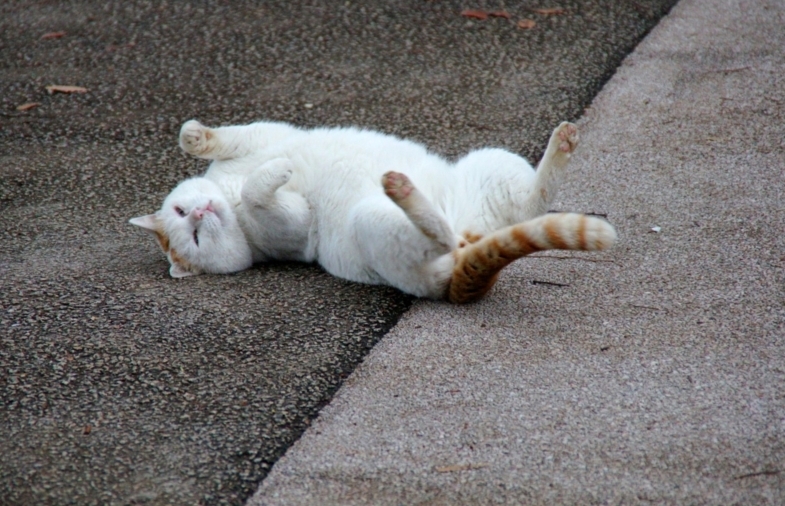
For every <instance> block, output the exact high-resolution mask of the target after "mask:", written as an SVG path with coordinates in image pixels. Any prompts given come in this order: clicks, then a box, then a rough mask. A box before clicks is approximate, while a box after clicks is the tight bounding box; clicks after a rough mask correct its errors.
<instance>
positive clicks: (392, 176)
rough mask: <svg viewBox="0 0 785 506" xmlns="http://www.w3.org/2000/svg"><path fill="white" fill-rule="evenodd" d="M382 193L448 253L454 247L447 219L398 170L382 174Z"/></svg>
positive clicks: (453, 235)
mask: <svg viewBox="0 0 785 506" xmlns="http://www.w3.org/2000/svg"><path fill="white" fill-rule="evenodd" d="M382 186H383V187H384V193H386V194H387V196H388V197H390V199H391V200H392V201H393V202H395V203H396V204H397V205H398V207H400V208H401V209H403V211H404V212H405V213H406V216H408V217H409V219H410V220H411V221H412V223H414V225H415V226H417V228H419V229H420V230H421V231H422V233H423V234H425V235H426V236H427V237H429V238H430V239H432V240H433V241H435V242H436V243H437V244H438V245H439V246H440V247H441V249H442V250H443V253H448V252H450V251H452V250H453V249H455V248H456V246H457V244H456V239H455V234H454V233H453V230H452V227H450V225H449V224H448V223H447V220H446V219H445V218H444V216H442V213H440V212H439V211H438V210H437V209H436V208H435V207H434V206H433V203H432V202H431V201H430V200H428V199H427V198H426V197H425V195H423V194H422V192H420V190H418V189H417V188H416V187H415V186H414V185H413V184H412V182H411V180H409V178H408V177H407V176H406V175H405V174H401V173H400V172H387V173H386V174H384V176H382Z"/></svg>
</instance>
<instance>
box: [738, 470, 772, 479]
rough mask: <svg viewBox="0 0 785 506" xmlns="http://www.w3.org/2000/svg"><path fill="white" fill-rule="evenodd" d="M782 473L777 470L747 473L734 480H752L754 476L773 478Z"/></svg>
mask: <svg viewBox="0 0 785 506" xmlns="http://www.w3.org/2000/svg"><path fill="white" fill-rule="evenodd" d="M781 472H782V471H780V470H779V469H767V470H765V471H758V472H757V473H747V474H742V475H741V476H736V478H735V479H737V480H743V479H744V478H754V477H755V476H774V475H777V474H780V473H781Z"/></svg>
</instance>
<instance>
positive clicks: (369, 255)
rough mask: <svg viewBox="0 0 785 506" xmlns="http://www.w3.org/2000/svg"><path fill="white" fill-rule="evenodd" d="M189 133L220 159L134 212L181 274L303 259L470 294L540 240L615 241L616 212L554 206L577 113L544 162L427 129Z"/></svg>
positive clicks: (186, 138)
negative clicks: (398, 133) (427, 143)
mask: <svg viewBox="0 0 785 506" xmlns="http://www.w3.org/2000/svg"><path fill="white" fill-rule="evenodd" d="M179 141H180V147H181V148H182V149H183V150H184V151H185V152H186V153H189V154H191V155H195V156H197V157H200V158H204V159H208V160H212V163H211V164H210V167H209V169H208V170H207V172H206V173H205V174H204V175H203V176H201V177H195V178H192V179H187V180H185V181H183V182H181V183H180V184H179V185H178V186H177V187H176V188H175V189H174V190H173V191H172V192H171V193H170V194H169V195H168V196H167V197H166V199H165V200H164V203H163V206H162V207H161V209H160V210H159V211H157V212H156V213H154V214H149V215H146V216H139V217H136V218H132V219H131V220H130V222H131V223H132V224H134V225H137V226H140V227H142V228H144V229H146V230H148V231H150V232H152V233H153V234H155V237H156V239H157V240H158V243H159V245H160V246H161V248H162V249H163V251H164V252H165V254H166V255H167V257H168V259H169V262H170V265H171V267H170V270H169V272H170V275H171V276H172V277H175V278H180V277H185V276H191V275H195V274H201V273H218V274H221V273H232V272H237V271H242V270H244V269H247V268H249V267H250V266H251V265H252V264H254V263H257V262H264V261H268V260H297V261H303V262H318V264H319V265H321V266H322V268H324V269H325V270H326V271H327V272H329V273H330V274H333V275H335V276H338V277H341V278H344V279H348V280H351V281H357V282H361V283H369V284H385V285H390V286H393V287H396V288H398V289H399V290H401V291H403V292H406V293H409V294H412V295H415V296H418V297H428V298H433V299H446V300H448V301H450V302H454V303H466V302H471V301H474V300H477V299H479V298H481V297H482V296H483V295H484V294H485V293H486V292H487V291H488V290H489V289H490V288H491V287H492V286H493V285H494V283H495V282H496V279H497V277H498V274H499V271H500V270H501V269H502V268H504V267H505V266H506V265H508V264H509V263H511V262H512V261H514V260H516V259H518V258H521V257H523V256H526V255H528V254H530V253H534V252H536V251H541V250H547V249H570V250H603V249H606V248H609V247H610V246H612V245H613V244H614V242H615V241H616V232H615V230H614V228H613V227H612V226H611V225H610V224H609V223H608V222H606V221H605V220H602V219H599V218H595V217H589V216H585V215H581V214H573V213H547V211H548V207H549V204H550V203H551V202H552V201H553V199H554V197H555V195H556V191H557V188H558V186H559V182H560V181H561V179H562V176H563V174H564V171H565V168H566V166H567V164H568V162H569V159H570V156H571V154H572V153H573V151H574V150H575V148H576V146H577V142H578V131H577V128H576V126H575V125H573V124H571V123H567V122H564V123H562V124H560V125H559V126H558V127H557V128H556V129H555V130H554V131H553V134H552V135H551V137H550V140H549V142H548V146H547V148H546V150H545V154H544V155H543V157H542V160H541V161H540V163H539V165H538V167H537V170H536V171H535V170H534V169H533V168H532V166H531V165H530V164H529V163H528V162H527V161H526V160H525V159H523V158H522V157H520V156H518V155H515V154H513V153H510V152H508V151H505V150H503V149H498V148H485V149H480V150H476V151H473V152H471V153H469V154H468V155H466V156H464V157H463V158H461V159H460V160H458V161H457V162H455V163H450V162H448V161H446V160H445V159H443V158H441V157H439V156H437V155H435V154H433V153H431V152H429V151H428V150H427V149H426V148H425V147H424V146H422V145H420V144H417V143H415V142H412V141H409V140H404V139H400V138H398V137H394V136H391V135H385V134H382V133H379V132H375V131H370V130H361V129H357V128H316V129H312V130H305V129H301V128H297V127H295V126H292V125H288V124H285V123H278V122H257V123H252V124H249V125H236V126H225V127H218V128H208V127H206V126H204V125H202V124H201V123H199V122H198V121H196V120H190V121H188V122H186V123H185V124H184V125H183V126H182V129H181V131H180V139H179Z"/></svg>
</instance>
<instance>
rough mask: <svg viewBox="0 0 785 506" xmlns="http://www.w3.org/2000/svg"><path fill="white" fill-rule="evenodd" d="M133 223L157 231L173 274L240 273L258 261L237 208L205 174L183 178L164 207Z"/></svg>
mask: <svg viewBox="0 0 785 506" xmlns="http://www.w3.org/2000/svg"><path fill="white" fill-rule="evenodd" d="M130 223H131V224H132V225H136V226H139V227H142V228H143V229H145V230H147V231H149V232H151V233H153V234H154V235H155V238H156V240H157V241H158V244H159V245H160V246H161V249H162V250H163V251H164V253H166V256H167V258H168V259H169V263H170V264H171V268H170V269H169V274H170V275H171V276H172V277H173V278H183V277H186V276H193V275H195V274H202V273H214V274H226V273H230V272H237V271H241V270H244V269H247V268H248V267H250V266H251V264H252V263H253V258H252V253H251V248H250V247H249V245H248V242H247V241H246V239H245V235H244V234H243V231H242V230H241V229H240V225H239V223H238V222H237V216H236V214H235V212H234V209H233V208H232V206H231V205H230V204H229V203H228V202H227V201H226V198H225V197H224V195H223V192H222V191H221V189H220V188H219V187H218V186H217V185H216V184H215V183H213V182H212V181H210V180H208V179H205V178H203V177H197V178H193V179H187V180H185V181H183V182H182V183H180V184H179V185H177V187H176V188H175V189H174V190H172V192H171V193H170V194H169V195H168V196H167V197H166V199H165V200H164V203H163V206H162V207H161V209H160V210H159V211H157V212H155V213H154V214H148V215H146V216H139V217H136V218H132V219H131V220H130Z"/></svg>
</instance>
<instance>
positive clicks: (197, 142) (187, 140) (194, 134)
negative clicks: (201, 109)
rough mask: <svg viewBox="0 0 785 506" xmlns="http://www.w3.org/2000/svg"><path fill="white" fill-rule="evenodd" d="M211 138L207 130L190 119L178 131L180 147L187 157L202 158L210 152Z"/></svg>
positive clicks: (211, 134) (210, 133)
mask: <svg viewBox="0 0 785 506" xmlns="http://www.w3.org/2000/svg"><path fill="white" fill-rule="evenodd" d="M213 136H214V134H213V133H212V132H211V131H210V129H209V128H207V127H206V126H204V125H202V124H201V123H199V122H198V121H196V120H195V119H192V120H190V121H186V122H185V123H184V124H183V126H182V128H181V129H180V147H181V148H182V149H183V151H185V152H186V153H188V154H189V155H196V156H203V155H205V154H207V153H208V152H209V151H210V150H211V145H210V144H211V143H210V141H211V140H212V139H213Z"/></svg>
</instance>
